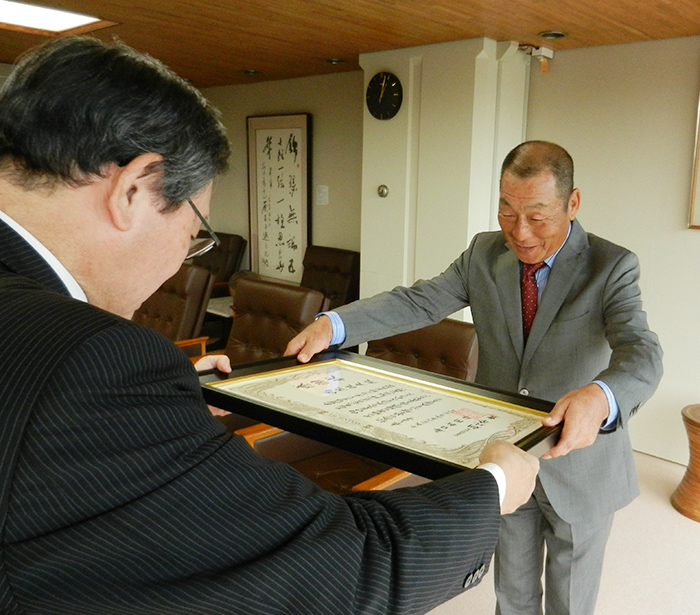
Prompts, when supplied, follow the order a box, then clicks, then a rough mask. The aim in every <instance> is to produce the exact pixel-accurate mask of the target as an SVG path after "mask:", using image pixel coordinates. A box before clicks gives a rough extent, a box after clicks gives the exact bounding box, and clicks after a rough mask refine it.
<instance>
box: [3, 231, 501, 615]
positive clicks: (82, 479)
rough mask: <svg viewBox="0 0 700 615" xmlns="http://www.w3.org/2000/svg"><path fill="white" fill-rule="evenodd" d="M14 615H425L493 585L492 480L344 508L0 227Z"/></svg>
mask: <svg viewBox="0 0 700 615" xmlns="http://www.w3.org/2000/svg"><path fill="white" fill-rule="evenodd" d="M0 339H2V344H0V392H1V394H0V613H3V614H8V615H10V614H17V615H19V614H20V613H21V614H22V615H29V614H37V615H38V614H41V615H49V614H59V613H61V614H66V613H70V614H71V615H102V614H104V615H106V614H114V613H119V614H120V615H128V614H138V615H148V614H154V615H156V614H157V615H165V614H168V615H177V614H182V615H185V614H190V613H198V614H200V615H223V614H241V615H283V614H290V613H303V614H304V615H327V614H328V613H334V614H336V613H337V614H348V615H349V614H360V613H362V614H365V615H370V614H374V615H378V614H380V613H381V614H382V615H384V614H388V613H392V614H405V615H408V614H415V613H423V612H425V611H427V610H429V609H430V608H432V607H434V606H435V605H436V604H438V603H440V602H442V601H444V600H446V599H448V598H450V597H451V596H453V595H455V594H456V593H458V592H459V591H461V590H462V588H463V586H469V585H470V584H471V585H473V584H475V583H478V581H479V579H481V577H482V576H483V573H484V570H485V567H486V566H488V562H489V560H490V559H491V556H492V554H493V549H494V547H495V544H496V539H497V537H498V527H499V520H500V517H499V513H498V508H499V507H498V488H497V485H496V481H495V480H494V479H493V477H492V476H491V475H490V474H489V473H488V472H486V471H483V470H476V471H473V472H468V473H462V474H458V475H454V476H451V477H449V478H447V479H443V480H441V481H436V482H434V483H430V484H426V485H421V486H420V487H416V488H413V489H404V490H401V489H400V490H397V491H391V492H372V493H370V492H368V493H357V494H354V495H352V496H348V497H344V498H343V497H338V496H335V495H332V494H330V493H327V492H324V491H322V490H321V489H319V488H318V487H316V486H315V485H314V484H313V483H311V482H310V481H308V480H307V479H305V478H304V477H303V476H301V475H300V474H299V473H297V472H296V471H295V470H293V469H292V468H291V467H289V466H287V465H285V464H281V463H273V462H270V461H268V460H266V459H263V458H261V457H259V456H258V455H256V454H255V453H254V452H253V451H252V449H251V448H250V446H248V444H247V443H246V442H245V441H244V440H243V439H242V438H240V437H230V436H228V435H227V434H226V433H225V431H224V429H223V427H222V426H221V424H219V423H218V422H217V421H215V420H214V419H213V418H212V416H211V414H210V413H209V411H208V410H207V407H206V404H205V403H204V400H203V398H202V394H201V391H200V386H199V380H198V378H197V375H196V373H195V372H194V370H193V369H192V365H191V363H190V362H189V360H188V359H187V357H186V356H185V355H184V353H182V352H181V351H180V350H179V349H178V348H176V347H175V346H174V345H173V344H172V342H169V341H168V340H166V339H165V338H164V337H162V336H161V335H159V334H157V333H156V332H155V331H152V330H150V329H147V328H145V327H142V326H140V325H137V324H135V323H133V322H130V321H126V320H124V319H122V318H119V317H117V316H115V315H113V314H109V313H107V312H104V311H102V310H100V309H97V308H95V307H93V306H91V305H87V304H85V303H82V302H80V301H75V300H73V299H71V298H70V297H69V296H67V292H66V289H65V287H64V286H63V284H62V283H61V281H60V280H59V279H58V277H57V276H56V274H55V273H54V272H53V271H52V270H51V269H50V268H49V267H48V265H47V264H46V263H45V262H44V261H43V260H42V259H41V258H40V257H39V256H38V255H37V254H36V252H34V250H32V249H31V248H30V247H29V246H28V245H27V244H26V243H25V242H24V240H23V239H21V238H20V237H19V236H18V235H17V234H16V233H15V232H14V231H12V230H11V229H10V228H8V227H7V226H6V225H5V224H3V223H2V222H0Z"/></svg>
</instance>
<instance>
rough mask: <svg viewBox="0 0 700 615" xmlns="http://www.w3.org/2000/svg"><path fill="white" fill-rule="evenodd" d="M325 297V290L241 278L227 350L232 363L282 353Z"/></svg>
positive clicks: (237, 285)
mask: <svg viewBox="0 0 700 615" xmlns="http://www.w3.org/2000/svg"><path fill="white" fill-rule="evenodd" d="M323 301H324V297H323V294H322V293H320V292H319V291H317V290H312V289H310V288H303V287H300V286H292V285H291V284H283V283H278V282H270V281H267V280H262V279H259V278H254V277H243V278H240V279H239V280H238V281H237V283H236V288H235V294H234V297H233V325H232V326H231V334H230V336H229V340H228V344H227V345H226V350H225V351H224V352H225V354H226V355H228V357H229V358H230V359H231V363H232V364H233V365H239V364H241V363H252V362H254V361H262V360H264V359H272V358H274V357H281V356H282V355H283V354H284V351H285V349H286V347H287V344H288V343H289V341H290V340H291V339H292V338H293V337H294V336H295V335H296V334H297V333H299V332H300V331H301V330H302V329H303V328H304V327H306V326H307V325H309V324H310V323H312V322H313V320H314V318H315V317H316V314H318V313H319V312H320V311H321V308H322V306H323Z"/></svg>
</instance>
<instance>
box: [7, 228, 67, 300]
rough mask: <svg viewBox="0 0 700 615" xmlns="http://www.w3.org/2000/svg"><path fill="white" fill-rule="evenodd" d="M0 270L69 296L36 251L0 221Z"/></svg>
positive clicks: (63, 285) (54, 273)
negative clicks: (29, 279)
mask: <svg viewBox="0 0 700 615" xmlns="http://www.w3.org/2000/svg"><path fill="white" fill-rule="evenodd" d="M2 269H5V270H6V271H9V272H11V273H15V274H18V275H21V276H25V277H27V278H31V279H32V280H35V281H36V282H39V283H40V284H42V285H43V286H45V287H47V288H48V289H49V290H52V291H54V292H56V293H60V294H62V295H69V294H70V293H69V292H68V289H67V288H66V286H65V284H63V282H62V281H61V279H60V278H59V277H58V275H56V272H55V271H54V270H53V269H51V267H50V266H49V265H48V263H47V262H46V261H45V260H44V259H43V258H41V256H39V254H37V252H36V250H34V248H32V247H31V246H30V245H29V244H28V243H27V242H26V241H25V240H24V239H23V238H22V237H21V236H20V235H18V234H17V233H16V232H15V231H14V230H13V229H12V228H10V227H9V226H8V225H7V224H5V223H4V222H3V221H2V220H0V271H2Z"/></svg>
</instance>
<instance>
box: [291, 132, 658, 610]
mask: <svg viewBox="0 0 700 615" xmlns="http://www.w3.org/2000/svg"><path fill="white" fill-rule="evenodd" d="M579 204H580V194H579V191H578V189H576V188H574V184H573V161H572V160H571V157H570V156H569V154H568V153H567V152H566V151H565V150H564V149H563V148H561V147H559V146H558V145H555V144H552V143H547V142H539V141H532V142H526V143H523V144H521V145H519V146H518V147H516V148H515V149H514V150H513V151H511V152H510V153H509V154H508V156H507V157H506V159H505V161H504V163H503V166H502V169H501V184H500V201H499V212H498V219H499V224H500V226H501V231H500V232H490V233H482V234H479V235H477V236H476V237H475V238H474V240H473V241H472V243H471V245H470V246H469V248H468V249H467V250H466V251H465V252H464V253H463V254H462V255H461V256H460V257H459V258H458V259H457V260H456V261H455V262H454V263H452V265H450V267H449V268H448V269H447V270H446V271H445V272H444V273H442V274H441V275H439V276H437V277H436V278H433V279H431V280H428V281H422V280H421V281H418V282H416V283H415V284H414V285H413V286H412V287H410V288H401V287H400V288H396V289H394V290H392V291H390V292H386V293H382V294H380V295H377V296H375V297H372V298H369V299H365V300H362V301H359V302H356V303H353V304H350V305H348V306H344V307H341V308H338V310H337V312H334V313H329V314H328V315H327V317H326V316H321V317H320V318H318V319H317V320H316V322H314V323H313V324H312V325H310V326H309V327H308V328H307V329H306V330H305V331H303V332H302V333H301V334H299V336H297V337H296V338H295V339H294V340H292V341H291V342H290V344H289V346H288V349H287V354H298V357H299V360H300V361H307V360H308V359H309V358H310V356H311V355H312V354H313V353H315V352H318V351H320V350H322V349H324V348H326V347H327V346H328V345H330V344H342V345H343V346H353V345H356V344H358V343H360V342H363V341H367V340H371V339H377V338H382V337H386V336H387V335H392V334H396V333H401V332H404V331H408V330H412V329H416V328H419V327H423V326H426V325H428V324H431V323H435V322H438V321H439V320H441V319H442V318H445V317H446V316H448V315H450V314H452V313H454V312H455V311H457V310H459V309H461V308H463V307H465V306H471V310H472V315H473V318H474V325H475V328H476V332H477V336H478V339H479V359H478V367H477V375H476V381H477V382H478V383H479V384H484V385H487V386H490V387H495V388H499V389H505V390H508V391H513V392H518V393H520V394H524V395H532V396H535V397H538V398H543V399H547V400H550V401H553V402H556V405H555V407H554V409H553V410H552V412H551V414H550V415H549V416H548V417H547V418H546V419H544V421H543V422H544V423H545V424H546V425H548V426H553V425H557V424H559V423H563V425H562V431H561V437H560V439H559V441H558V443H557V444H556V445H555V446H554V447H553V448H552V449H551V450H550V451H548V452H547V453H545V455H543V458H542V459H543V461H542V465H541V470H540V475H539V479H538V483H537V486H536V488H535V493H534V494H533V496H532V498H531V499H530V501H529V502H527V503H526V504H525V505H524V506H523V507H521V508H520V509H519V510H518V511H517V512H516V513H515V514H514V515H510V516H509V517H507V518H503V519H502V521H501V535H500V539H499V545H498V548H497V551H496V567H495V584H496V594H497V598H498V606H497V613H499V614H501V615H529V614H532V615H539V614H540V613H542V584H541V581H540V579H541V576H542V570H543V566H544V562H543V557H544V547H545V545H546V547H547V559H546V572H545V582H546V598H545V609H546V613H548V615H565V614H567V613H571V614H575V615H588V614H592V613H593V611H594V607H595V601H596V597H597V593H598V587H599V582H600V574H601V570H602V562H603V554H604V550H605V544H606V542H607V538H608V535H609V532H610V527H611V524H612V519H613V514H614V512H615V511H616V510H618V509H619V508H621V507H623V506H625V505H626V504H627V503H629V502H630V501H631V500H632V499H633V498H634V497H635V496H636V495H637V493H638V487H637V481H636V475H635V469H634V464H633V460H632V450H631V445H630V441H629V437H628V430H627V422H628V420H629V418H630V417H631V416H632V415H633V414H634V412H635V411H636V410H637V408H638V407H639V405H640V404H642V403H643V402H645V401H646V400H647V399H648V398H649V397H650V396H651V395H652V393H653V392H654V390H655V389H656V387H657V385H658V383H659V380H660V378H661V373H662V367H661V356H662V352H661V348H660V346H659V343H658V339H657V337H656V335H655V334H654V333H652V332H651V331H650V330H649V328H648V326H647V320H646V315H645V313H644V312H643V311H642V301H641V296H640V290H639V285H638V281H639V264H638V261H637V258H636V256H635V255H634V254H633V253H631V252H630V251H629V250H626V249H625V248H622V247H620V246H617V245H614V244H612V243H610V242H608V241H605V240H603V239H601V238H599V237H596V236H595V235H592V234H587V233H585V232H584V230H583V229H582V228H581V225H580V224H579V223H578V221H577V220H576V219H575V218H576V214H577V212H578V209H579ZM541 263H543V264H541ZM533 266H534V267H533ZM531 269H534V270H536V271H534V272H531V271H530V270H531ZM526 273H527V274H528V275H526V276H525V275H524V274H526ZM532 275H534V276H535V277H534V280H533V279H532ZM521 297H522V299H521ZM533 315H534V319H533Z"/></svg>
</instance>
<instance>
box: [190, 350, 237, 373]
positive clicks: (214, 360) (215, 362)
mask: <svg viewBox="0 0 700 615" xmlns="http://www.w3.org/2000/svg"><path fill="white" fill-rule="evenodd" d="M194 368H195V369H196V370H197V371H198V372H205V371H207V370H210V369H218V370H219V371H220V372H223V373H224V374H228V373H230V372H231V360H230V359H229V358H228V357H227V356H226V355H225V354H205V355H204V356H203V357H202V358H201V359H199V361H197V362H196V363H195V364H194Z"/></svg>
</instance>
